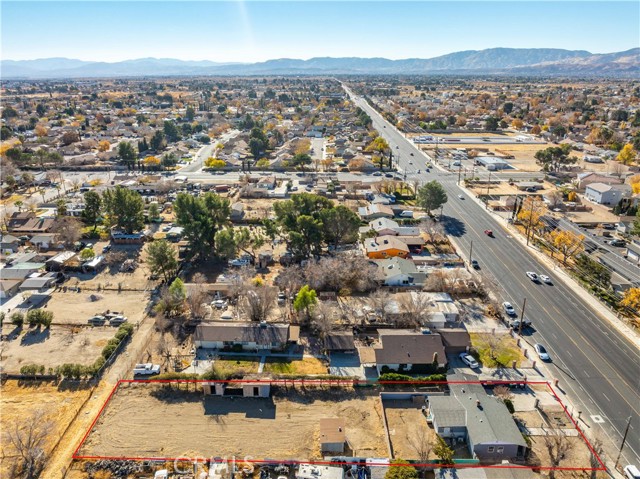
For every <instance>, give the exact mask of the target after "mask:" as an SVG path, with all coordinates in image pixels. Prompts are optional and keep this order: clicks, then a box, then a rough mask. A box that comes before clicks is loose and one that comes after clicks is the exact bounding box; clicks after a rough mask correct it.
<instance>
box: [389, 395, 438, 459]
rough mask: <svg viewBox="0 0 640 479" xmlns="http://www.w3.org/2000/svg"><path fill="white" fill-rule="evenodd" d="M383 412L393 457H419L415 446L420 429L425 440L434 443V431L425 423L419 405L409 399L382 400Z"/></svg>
mask: <svg viewBox="0 0 640 479" xmlns="http://www.w3.org/2000/svg"><path fill="white" fill-rule="evenodd" d="M384 413H385V415H386V417H387V425H388V426H389V437H390V439H391V447H392V448H393V457H401V458H402V459H416V460H418V459H420V457H419V456H418V454H417V452H416V446H417V447H418V448H419V444H420V441H421V438H422V436H421V434H422V431H424V434H425V436H424V437H425V438H426V441H429V442H430V443H431V444H435V441H436V433H435V431H434V430H433V428H431V427H429V425H428V424H427V420H426V418H425V416H424V415H423V414H422V410H421V409H420V406H416V404H414V403H412V402H411V401H409V400H391V401H384Z"/></svg>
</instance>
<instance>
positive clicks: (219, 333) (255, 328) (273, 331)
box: [193, 322, 292, 344]
mask: <svg viewBox="0 0 640 479" xmlns="http://www.w3.org/2000/svg"><path fill="white" fill-rule="evenodd" d="M193 339H194V341H225V342H232V341H247V342H255V343H257V344H273V343H286V342H287V341H289V340H292V339H291V337H290V335H289V325H288V324H275V323H241V322H233V323H213V324H200V325H198V326H197V327H196V332H195V334H194V336H193Z"/></svg>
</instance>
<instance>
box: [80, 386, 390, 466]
mask: <svg viewBox="0 0 640 479" xmlns="http://www.w3.org/2000/svg"><path fill="white" fill-rule="evenodd" d="M182 387H183V389H182V390H178V389H176V388H177V385H173V388H169V387H166V386H159V385H152V384H122V385H121V386H120V389H119V390H118V391H117V393H116V394H115V395H114V396H113V398H112V399H111V402H110V403H109V405H108V406H107V407H106V408H105V411H104V413H103V416H102V417H101V418H100V420H99V421H98V423H97V424H96V427H95V429H94V430H93V432H92V433H91V434H90V435H89V437H88V439H87V441H86V443H85V444H84V445H83V447H82V449H81V451H80V454H82V455H100V456H138V457H141V456H156V457H157V456H162V457H177V456H179V455H184V454H187V455H195V454H197V455H201V456H202V455H204V456H207V457H210V456H229V455H236V456H244V455H247V454H250V455H252V456H253V457H254V458H256V459H259V458H267V457H269V458H276V459H278V458H279V459H290V458H295V459H312V458H319V457H321V456H320V451H319V443H318V437H319V422H320V419H321V418H331V417H340V418H344V419H345V421H346V424H347V426H346V434H347V440H348V442H349V444H350V445H351V447H352V448H353V450H354V451H355V454H357V455H360V456H367V455H368V456H370V457H384V456H385V455H386V454H387V451H386V447H385V441H384V430H383V423H382V410H381V407H380V401H379V399H378V397H377V396H376V395H372V394H370V393H368V392H362V391H353V390H321V389H306V390H305V391H298V390H293V389H289V390H284V389H281V388H279V389H277V390H276V389H272V393H275V394H274V395H273V396H272V397H270V398H264V399H263V398H260V399H259V398H230V397H215V396H208V397H206V398H203V395H202V392H201V391H200V389H199V387H198V388H197V389H196V391H194V385H190V389H191V390H190V391H186V386H185V385H183V386H182Z"/></svg>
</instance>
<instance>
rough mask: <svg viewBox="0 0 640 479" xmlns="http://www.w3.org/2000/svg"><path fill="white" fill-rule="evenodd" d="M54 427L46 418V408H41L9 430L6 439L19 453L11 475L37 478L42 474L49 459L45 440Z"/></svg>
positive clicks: (30, 478) (12, 466)
mask: <svg viewBox="0 0 640 479" xmlns="http://www.w3.org/2000/svg"><path fill="white" fill-rule="evenodd" d="M52 429H53V423H51V421H48V420H46V415H45V412H44V410H42V409H39V410H37V411H35V412H34V413H33V414H32V415H31V416H29V417H27V418H24V419H23V420H21V421H19V422H16V423H15V424H14V425H13V429H8V430H7V432H6V433H5V436H6V441H7V443H9V444H11V445H12V446H13V448H14V449H15V451H16V453H17V459H16V460H15V462H14V463H13V464H12V465H11V472H10V473H9V476H10V477H15V478H24V479H32V478H33V479H35V478H36V477H38V476H39V475H40V472H41V471H42V469H43V468H44V465H45V463H46V460H47V455H46V452H45V450H44V446H45V442H46V440H47V437H48V436H49V435H50V434H51V432H52Z"/></svg>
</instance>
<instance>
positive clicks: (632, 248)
mask: <svg viewBox="0 0 640 479" xmlns="http://www.w3.org/2000/svg"><path fill="white" fill-rule="evenodd" d="M627 259H628V260H629V261H631V262H633V263H636V264H640V242H638V241H637V240H633V241H632V242H631V243H628V244H627Z"/></svg>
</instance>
